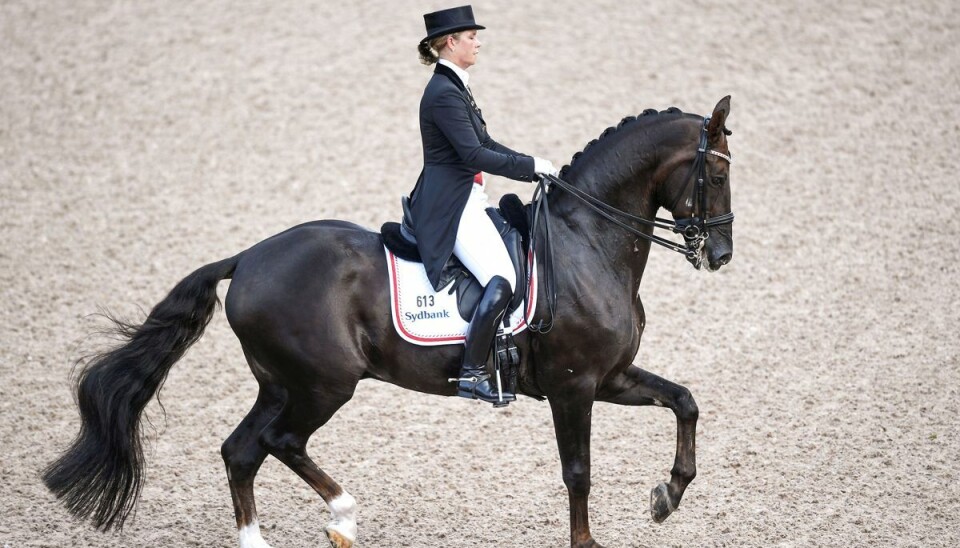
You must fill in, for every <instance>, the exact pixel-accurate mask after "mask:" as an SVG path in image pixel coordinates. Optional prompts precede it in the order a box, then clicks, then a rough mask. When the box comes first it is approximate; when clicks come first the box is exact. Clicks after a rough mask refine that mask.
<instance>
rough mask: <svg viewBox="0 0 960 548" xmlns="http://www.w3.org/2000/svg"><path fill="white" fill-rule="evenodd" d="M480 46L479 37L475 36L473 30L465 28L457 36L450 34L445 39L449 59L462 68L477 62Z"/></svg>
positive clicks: (475, 33) (475, 32)
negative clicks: (465, 29)
mask: <svg viewBox="0 0 960 548" xmlns="http://www.w3.org/2000/svg"><path fill="white" fill-rule="evenodd" d="M480 46H481V43H480V37H479V36H477V31H475V30H467V31H464V32H461V33H460V36H459V37H457V38H454V37H453V36H451V37H450V38H448V39H447V51H448V52H449V56H450V61H452V62H453V63H454V64H455V65H457V66H458V67H460V68H462V69H467V68H469V67H472V66H473V65H475V64H476V63H477V55H479V53H480Z"/></svg>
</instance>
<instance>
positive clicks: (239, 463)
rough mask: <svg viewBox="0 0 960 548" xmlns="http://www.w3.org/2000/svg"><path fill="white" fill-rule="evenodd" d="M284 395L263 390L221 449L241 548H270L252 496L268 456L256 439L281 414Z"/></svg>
mask: <svg viewBox="0 0 960 548" xmlns="http://www.w3.org/2000/svg"><path fill="white" fill-rule="evenodd" d="M282 398H283V392H282V390H281V389H278V388H276V387H274V386H262V387H261V388H260V393H259V394H258V395H257V401H256V403H254V404H253V408H252V409H250V412H249V413H247V416H246V417H244V419H243V421H241V422H240V425H239V426H237V429H236V430H234V431H233V433H232V434H230V437H229V438H227V440H226V441H225V442H223V445H222V446H221V447H220V454H221V456H223V463H224V464H225V465H226V467H227V481H228V482H229V483H230V496H231V498H233V511H234V513H235V515H236V518H237V531H238V532H239V535H240V548H269V545H268V544H267V543H266V541H264V540H263V537H261V536H260V524H259V522H258V521H257V505H256V503H255V502H254V496H253V480H254V478H255V477H256V475H257V471H258V470H259V469H260V465H261V464H263V459H264V458H266V456H267V451H266V449H264V448H263V447H261V446H260V443H259V442H258V441H257V437H258V435H259V434H260V431H261V430H263V428H264V427H265V426H266V425H267V424H268V423H269V422H270V421H271V420H273V418H274V417H276V416H277V414H278V413H279V412H280V408H281V406H282V405H283V399H282Z"/></svg>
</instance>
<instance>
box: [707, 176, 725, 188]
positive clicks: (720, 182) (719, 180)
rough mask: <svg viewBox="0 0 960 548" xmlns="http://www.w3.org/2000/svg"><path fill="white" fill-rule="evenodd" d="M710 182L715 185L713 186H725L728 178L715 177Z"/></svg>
mask: <svg viewBox="0 0 960 548" xmlns="http://www.w3.org/2000/svg"><path fill="white" fill-rule="evenodd" d="M710 182H711V183H713V186H723V183H725V182H727V178H726V177H725V176H723V175H714V176H713V178H712V179H711V180H710Z"/></svg>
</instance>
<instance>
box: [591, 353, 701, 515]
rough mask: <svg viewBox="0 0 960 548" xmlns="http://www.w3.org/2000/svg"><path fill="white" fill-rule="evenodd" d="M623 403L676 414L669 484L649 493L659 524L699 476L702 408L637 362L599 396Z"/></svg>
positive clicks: (684, 389)
mask: <svg viewBox="0 0 960 548" xmlns="http://www.w3.org/2000/svg"><path fill="white" fill-rule="evenodd" d="M597 399H598V400H600V401H607V402H610V403H618V404H621V405H657V406H661V407H662V406H666V407H669V408H670V409H671V410H672V411H673V413H674V415H676V417H677V454H676V457H675V459H674V461H673V469H672V470H671V471H670V483H661V484H659V485H657V486H656V487H655V488H654V489H653V491H652V492H651V493H650V514H651V516H652V517H653V520H654V521H656V522H657V523H660V522H662V521H663V520H665V519H667V517H668V516H669V515H670V514H671V513H673V511H674V510H676V509H677V505H679V504H680V499H681V498H682V497H683V492H684V491H685V490H686V488H687V485H689V484H690V482H691V481H693V478H694V477H696V475H697V459H696V432H697V418H698V417H699V414H700V412H699V410H698V409H697V404H696V402H695V401H694V400H693V395H692V394H690V391H689V390H687V389H686V388H684V387H683V386H680V385H679V384H676V383H672V382H670V381H668V380H666V379H664V378H662V377H658V376H657V375H654V374H653V373H650V372H648V371H644V370H643V369H640V368H639V367H637V366H635V365H631V366H630V367H628V368H627V369H626V370H625V371H624V372H623V373H621V374H620V375H618V376H617V377H616V378H614V379H613V380H611V381H610V382H608V383H607V384H606V385H605V386H604V387H603V389H602V390H601V391H600V393H599V394H598V397H597Z"/></svg>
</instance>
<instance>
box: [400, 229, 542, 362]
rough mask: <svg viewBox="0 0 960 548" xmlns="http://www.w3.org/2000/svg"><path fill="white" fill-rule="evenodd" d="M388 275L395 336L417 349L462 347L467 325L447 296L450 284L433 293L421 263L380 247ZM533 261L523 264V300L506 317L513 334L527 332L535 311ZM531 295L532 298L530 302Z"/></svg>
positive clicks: (453, 295)
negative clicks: (417, 346)
mask: <svg viewBox="0 0 960 548" xmlns="http://www.w3.org/2000/svg"><path fill="white" fill-rule="evenodd" d="M384 251H385V252H386V254H387V270H388V271H389V273H390V313H391V316H393V326H394V327H395V328H396V330H397V333H398V334H399V335H400V336H401V337H403V338H404V340H406V341H407V342H411V343H413V344H416V345H420V346H439V345H443V344H463V341H464V340H465V339H466V334H467V325H468V322H466V321H464V320H463V318H461V317H460V312H459V310H457V293H456V291H454V292H453V294H452V295H450V294H448V292H449V290H450V285H453V282H451V283H450V284H448V285H447V287H444V288H442V289H440V291H434V290H433V285H432V284H431V283H430V280H429V279H427V271H426V269H425V268H423V263H419V262H413V261H405V260H403V259H401V258H399V257H397V256H396V255H394V254H393V253H392V252H391V251H390V250H389V249H387V248H386V247H384ZM536 272H537V269H536V261H535V260H532V259H531V260H529V261H528V263H527V273H528V274H527V284H528V286H527V300H526V302H525V303H523V306H519V307H517V309H516V310H514V312H513V314H512V315H511V316H510V329H511V332H512V333H513V334H517V333H519V332H521V331H523V330H524V329H526V328H527V321H528V320H530V319H532V318H533V313H534V312H535V308H536V294H537V275H536ZM531 295H532V296H534V298H531Z"/></svg>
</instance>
